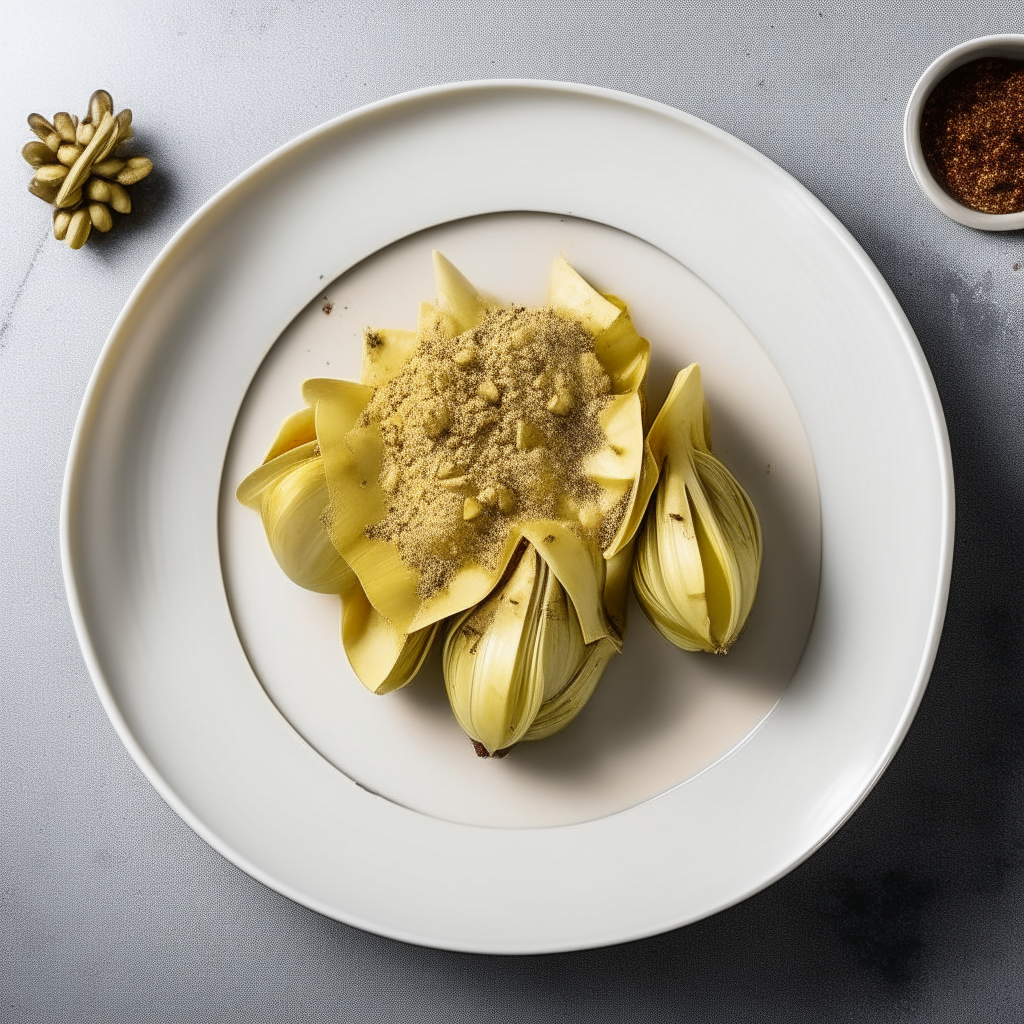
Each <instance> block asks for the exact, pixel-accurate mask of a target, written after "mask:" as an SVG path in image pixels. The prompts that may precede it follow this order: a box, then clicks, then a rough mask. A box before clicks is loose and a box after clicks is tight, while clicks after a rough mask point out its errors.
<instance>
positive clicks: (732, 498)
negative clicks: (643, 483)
mask: <svg viewBox="0 0 1024 1024" xmlns="http://www.w3.org/2000/svg"><path fill="white" fill-rule="evenodd" d="M710 434H711V431H710V422H709V415H708V409H707V403H706V402H705V400H704V390H703V387H702V386H701V376H700V366H699V365H698V364H696V363H693V364H692V365H690V366H688V367H687V368H686V369H685V370H682V371H680V373H679V374H678V376H677V377H676V380H675V384H674V385H673V387H672V391H671V392H670V393H669V396H668V398H667V399H666V400H665V404H664V405H663V406H662V409H661V411H660V412H659V413H658V416H657V419H655V421H654V424H653V425H652V427H651V430H650V433H649V434H648V438H647V444H648V447H649V450H650V453H651V455H652V456H653V460H654V462H655V464H657V465H658V466H659V467H660V476H659V479H658V484H657V489H656V491H655V499H654V507H653V508H649V509H648V511H647V516H646V518H645V520H644V524H643V527H642V529H641V532H640V535H639V538H638V540H637V554H636V562H635V564H634V566H633V586H634V589H635V591H636V596H637V600H638V601H639V603H640V607H641V608H642V609H643V611H644V614H645V615H646V616H647V618H648V619H649V620H650V621H651V624H652V625H653V626H654V628H655V629H657V630H658V632H659V633H661V635H662V636H664V637H665V638H666V639H668V640H670V641H671V642H672V643H674V644H675V645H676V646H677V647H681V648H683V649H684V650H688V651H708V652H709V653H713V654H724V653H725V652H726V651H728V650H729V648H730V647H731V646H732V644H733V643H734V641H735V640H736V638H737V636H739V633H740V631H741V630H742V629H743V626H744V624H745V623H746V621H747V616H748V615H749V614H750V609H751V606H752V605H753V603H754V596H755V594H756V593H757V582H758V577H759V575H760V571H761V547H762V546H761V527H760V524H759V522H758V519H757V513H756V512H755V511H754V506H753V504H752V503H751V501H750V498H748V497H747V495H746V493H745V492H744V490H743V488H742V487H740V485H739V483H737V481H736V478H735V477H734V476H733V475H732V474H731V473H730V472H729V470H728V469H726V468H725V466H723V465H722V463H721V462H719V461H718V459H716V458H715V457H714V455H712V454H711V439H710Z"/></svg>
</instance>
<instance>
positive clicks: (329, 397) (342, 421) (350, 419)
mask: <svg viewBox="0 0 1024 1024" xmlns="http://www.w3.org/2000/svg"><path fill="white" fill-rule="evenodd" d="M302 397H303V400H304V401H305V402H306V404H307V405H309V406H310V407H311V408H312V409H313V410H314V423H315V425H316V436H317V439H318V440H320V441H321V443H322V441H323V438H322V437H321V432H322V425H323V428H325V429H328V430H329V431H330V433H331V435H332V436H340V435H343V434H345V433H346V432H347V431H349V430H351V429H352V428H353V427H354V426H355V423H356V420H357V419H359V416H360V414H361V413H362V411H363V410H364V409H365V408H366V406H367V404H368V403H369V401H370V399H371V398H373V388H372V387H368V386H367V385H365V384H356V383H355V382H354V381H351V380H335V379H334V378H332V377H310V378H309V379H308V380H304V381H303V382H302Z"/></svg>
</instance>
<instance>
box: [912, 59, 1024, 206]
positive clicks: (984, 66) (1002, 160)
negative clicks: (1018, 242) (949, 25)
mask: <svg viewBox="0 0 1024 1024" xmlns="http://www.w3.org/2000/svg"><path fill="white" fill-rule="evenodd" d="M921 146H922V149H923V150H924V158H925V160H926V161H927V163H928V168H929V170H930V171H931V172H932V175H933V176H934V178H935V180H936V181H937V182H938V183H939V184H940V185H941V186H942V187H943V188H944V189H945V190H946V191H947V192H948V193H949V194H950V195H951V196H952V197H953V198H954V199H955V200H957V202H959V203H962V204H963V205H964V206H969V207H970V208H971V209H972V210H980V211H981V212H982V213H1017V212H1019V211H1021V210H1024V61H1020V60H1007V59H1006V58H1004V57H985V58H983V59H982V60H975V61H971V62H970V63H969V64H964V65H963V66H961V67H959V68H956V69H955V70H954V71H951V72H950V73H949V74H948V75H947V76H946V77H945V78H944V79H942V81H941V82H939V84H938V85H937V86H936V87H935V88H934V89H933V90H932V93H931V95H930V96H929V97H928V99H927V100H926V101H925V105H924V110H923V111H922V114H921Z"/></svg>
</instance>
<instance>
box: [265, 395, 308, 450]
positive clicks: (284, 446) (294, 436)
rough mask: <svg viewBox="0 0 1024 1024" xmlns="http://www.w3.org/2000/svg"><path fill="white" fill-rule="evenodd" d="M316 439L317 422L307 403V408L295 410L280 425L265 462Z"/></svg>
mask: <svg viewBox="0 0 1024 1024" xmlns="http://www.w3.org/2000/svg"><path fill="white" fill-rule="evenodd" d="M315 440H316V424H315V422H314V418H313V409H312V408H311V407H310V406H308V405H307V406H306V407H305V408H303V409H299V410H298V412H293V413H292V414H291V415H290V416H288V417H286V418H285V420H284V422H283V423H282V424H281V426H280V427H278V430H277V436H276V437H275V438H274V441H273V444H271V446H270V448H269V450H268V451H267V454H266V455H264V456H263V461H264V462H265V463H266V462H270V460H271V459H276V458H277V457H278V455H283V454H284V453H285V452H287V451H291V450H292V449H293V448H298V447H299V446H300V445H304V444H308V443H309V442H310V441H315Z"/></svg>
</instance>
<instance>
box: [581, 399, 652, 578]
mask: <svg viewBox="0 0 1024 1024" xmlns="http://www.w3.org/2000/svg"><path fill="white" fill-rule="evenodd" d="M599 422H600V424H601V429H602V431H603V433H604V435H605V438H606V443H605V445H604V446H603V447H602V448H599V449H598V450H597V451H596V452H594V453H593V454H592V455H590V456H588V457H587V459H586V460H585V462H584V464H583V469H584V472H585V473H586V474H587V476H588V477H589V478H590V479H591V480H593V481H594V482H595V483H597V484H599V485H600V487H601V502H600V503H601V510H602V512H604V513H605V514H608V513H610V512H611V511H612V510H613V509H614V508H615V507H616V506H618V505H620V504H621V505H622V509H621V515H622V519H621V521H620V523H619V528H618V530H617V531H616V534H615V536H614V537H613V538H612V540H611V542H610V543H609V544H608V546H607V547H606V548H605V553H604V554H605V558H611V557H612V556H613V555H616V554H618V553H619V552H620V551H621V550H622V549H623V548H624V547H625V546H626V544H628V543H629V541H630V540H631V539H632V537H633V536H634V534H635V533H636V531H637V529H638V527H639V526H640V522H641V520H642V519H643V514H644V509H645V508H646V507H647V502H648V500H649V498H650V495H651V492H652V491H653V490H654V486H655V484H656V483H657V482H658V474H657V469H656V467H654V466H653V460H652V459H651V458H650V457H649V453H648V451H647V446H646V444H645V442H644V428H643V412H642V410H641V406H640V398H639V396H638V395H637V394H636V392H633V393H630V394H626V395H616V396H615V397H614V398H612V399H611V401H610V402H609V403H608V405H607V406H606V407H605V408H604V409H602V410H601V413H600V416H599ZM652 470H653V474H652Z"/></svg>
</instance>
